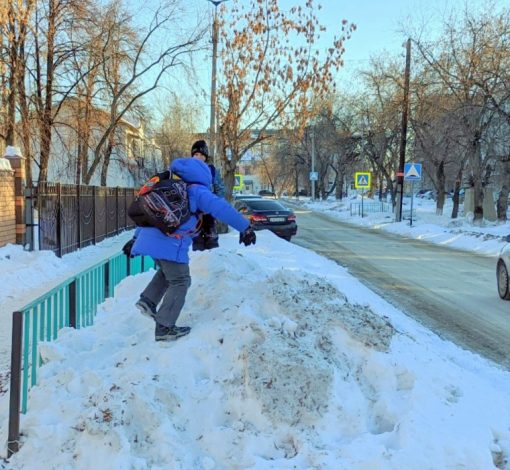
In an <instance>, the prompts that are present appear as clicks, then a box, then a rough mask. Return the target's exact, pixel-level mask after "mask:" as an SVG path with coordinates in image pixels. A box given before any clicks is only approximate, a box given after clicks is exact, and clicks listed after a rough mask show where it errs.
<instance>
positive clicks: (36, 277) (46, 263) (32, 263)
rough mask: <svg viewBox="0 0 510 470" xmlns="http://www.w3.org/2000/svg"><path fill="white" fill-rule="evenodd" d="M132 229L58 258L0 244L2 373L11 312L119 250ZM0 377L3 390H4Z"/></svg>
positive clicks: (7, 361)
mask: <svg viewBox="0 0 510 470" xmlns="http://www.w3.org/2000/svg"><path fill="white" fill-rule="evenodd" d="M132 236H133V231H130V232H125V233H122V234H120V235H119V236H118V237H115V238H107V239H106V240H104V241H103V242H101V243H98V244H97V245H96V246H90V247H88V248H86V249H84V250H81V251H77V252H75V253H71V254H69V255H66V256H64V257H63V258H62V259H59V258H58V257H57V256H55V255H54V254H53V252H51V251H34V252H28V251H24V250H23V247H22V246H21V245H10V244H9V245H7V246H5V247H3V248H0V286H1V287H0V322H1V325H2V328H0V373H2V371H5V369H7V368H8V367H9V364H10V358H11V328H12V312H15V311H16V310H19V309H20V308H23V307H24V306H25V305H27V304H29V303H30V302H32V301H33V300H35V299H37V298H38V297H40V296H41V295H44V294H45V293H46V292H48V291H50V290H51V289H52V288H54V287H56V286H58V285H59V284H60V283H62V282H64V281H65V280H66V279H68V278H70V277H72V276H73V275H76V274H78V273H80V272H81V271H84V270H86V269H87V268H89V267H91V266H94V265H95V264H97V263H99V262H101V261H103V260H104V259H106V258H107V257H109V256H113V255H115V254H117V253H118V252H119V251H120V250H121V248H122V246H123V245H124V244H125V243H126V241H127V240H129V239H130V238H131V237H132ZM1 389H2V387H1V378H0V391H1Z"/></svg>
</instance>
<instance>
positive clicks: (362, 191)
mask: <svg viewBox="0 0 510 470" xmlns="http://www.w3.org/2000/svg"><path fill="white" fill-rule="evenodd" d="M364 194H365V190H364V189H363V188H361V218H363V217H365V215H364V214H363V196H364Z"/></svg>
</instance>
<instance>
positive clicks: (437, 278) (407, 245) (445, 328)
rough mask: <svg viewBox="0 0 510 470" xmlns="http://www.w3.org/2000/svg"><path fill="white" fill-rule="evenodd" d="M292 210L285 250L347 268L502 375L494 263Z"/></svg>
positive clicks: (508, 307)
mask: <svg viewBox="0 0 510 470" xmlns="http://www.w3.org/2000/svg"><path fill="white" fill-rule="evenodd" d="M288 205H289V206H291V207H292V204H288ZM293 209H294V212H295V213H296V215H297V222H298V227H299V228H298V235H297V236H296V237H293V239H292V242H293V243H296V244H297V245H300V246H303V247H305V248H307V249H310V250H313V251H315V252H317V253H319V254H321V255H323V256H325V257H327V258H329V259H332V260H334V261H336V262H337V263H338V264H340V265H342V266H345V267H347V268H348V269H349V272H350V273H351V274H352V275H354V276H355V277H357V278H358V279H359V280H360V281H361V282H363V283H364V284H365V285H367V286H368V287H369V288H370V289H372V290H373V291H375V292H377V293H378V294H379V295H380V296H381V297H383V298H384V299H386V300H387V301H389V302H390V303H391V304H393V305H395V306H397V307H399V308H400V309H401V310H402V311H404V312H405V313H406V314H408V315H409V316H411V317H413V318H414V319H416V320H418V321H419V322H420V323H422V324H423V325H425V326H427V327H428V328H429V329H431V330H432V331H434V332H435V333H437V334H438V335H439V336H441V337H442V338H445V339H448V340H451V341H453V342H454V343H456V344H458V345H459V346H461V347H463V348H465V349H469V350H471V351H473V352H475V353H478V354H480V355H481V356H483V357H486V358H488V359H490V360H492V361H494V362H496V363H498V364H500V365H501V366H503V367H504V368H505V369H507V370H510V354H509V352H510V302H505V301H503V300H501V299H500V298H499V296H498V292H497V288H496V259H495V258H494V257H483V256H480V255H476V254H473V253H469V252H466V251H460V250H454V249H451V248H446V247H442V246H439V245H434V244H429V243H424V242H420V241H417V240H414V239H410V238H405V237H399V236H395V235H391V234H387V233H384V232H382V231H378V230H376V229H369V228H358V227H355V226H353V225H349V224H345V223H342V222H339V221H338V220H336V219H333V218H331V217H328V216H327V215H325V214H323V213H320V212H311V211H304V210H301V209H299V207H293Z"/></svg>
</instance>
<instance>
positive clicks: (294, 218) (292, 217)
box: [287, 215, 296, 220]
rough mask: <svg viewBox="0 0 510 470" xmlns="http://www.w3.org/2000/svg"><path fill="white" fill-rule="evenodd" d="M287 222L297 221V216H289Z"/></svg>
mask: <svg viewBox="0 0 510 470" xmlns="http://www.w3.org/2000/svg"><path fill="white" fill-rule="evenodd" d="M287 220H296V216H295V215H289V216H288V217H287Z"/></svg>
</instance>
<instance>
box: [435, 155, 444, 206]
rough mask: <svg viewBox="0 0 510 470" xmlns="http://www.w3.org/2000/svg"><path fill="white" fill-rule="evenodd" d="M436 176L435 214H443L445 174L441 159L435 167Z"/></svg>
mask: <svg viewBox="0 0 510 470" xmlns="http://www.w3.org/2000/svg"><path fill="white" fill-rule="evenodd" d="M436 178H437V188H436V189H437V202H436V215H443V208H444V200H445V192H444V188H445V186H446V176H445V173H444V162H443V161H441V162H439V165H438V166H437V168H436Z"/></svg>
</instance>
